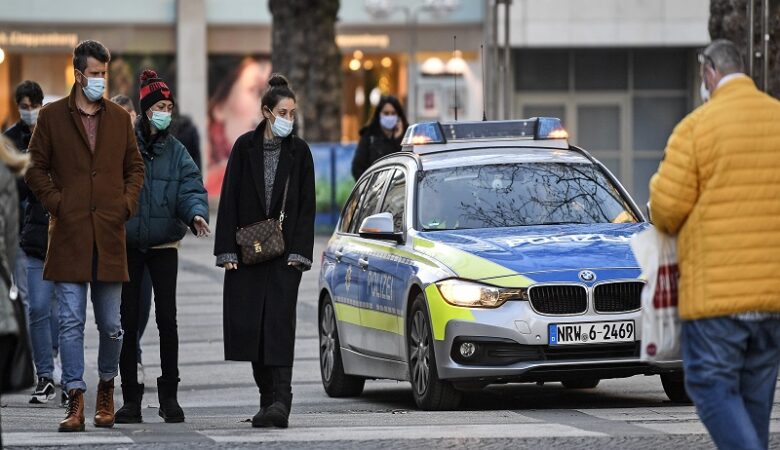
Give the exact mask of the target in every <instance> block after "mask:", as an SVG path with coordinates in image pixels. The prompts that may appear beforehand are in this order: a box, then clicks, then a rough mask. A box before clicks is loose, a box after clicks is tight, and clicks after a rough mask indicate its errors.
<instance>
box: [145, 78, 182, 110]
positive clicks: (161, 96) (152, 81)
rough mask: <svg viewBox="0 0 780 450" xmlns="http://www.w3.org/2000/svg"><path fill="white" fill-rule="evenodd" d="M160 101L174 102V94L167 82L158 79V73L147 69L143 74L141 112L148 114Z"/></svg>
mask: <svg viewBox="0 0 780 450" xmlns="http://www.w3.org/2000/svg"><path fill="white" fill-rule="evenodd" d="M160 100H170V101H172V102H174V103H176V102H175V101H174V100H173V94H172V93H171V90H170V89H168V85H167V84H165V81H163V80H161V79H160V78H158V77H157V72H155V71H154V70H151V69H146V70H144V71H143V73H142V74H141V111H143V112H146V110H148V109H149V108H151V107H152V106H154V104H155V103H157V102H159V101H160Z"/></svg>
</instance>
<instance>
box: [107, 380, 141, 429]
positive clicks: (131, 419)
mask: <svg viewBox="0 0 780 450" xmlns="http://www.w3.org/2000/svg"><path fill="white" fill-rule="evenodd" d="M143 398H144V385H143V384H122V399H123V400H124V404H123V405H122V407H121V408H119V409H118V410H117V411H116V414H114V422H115V423H141V422H143V418H142V417H141V402H142V401H143Z"/></svg>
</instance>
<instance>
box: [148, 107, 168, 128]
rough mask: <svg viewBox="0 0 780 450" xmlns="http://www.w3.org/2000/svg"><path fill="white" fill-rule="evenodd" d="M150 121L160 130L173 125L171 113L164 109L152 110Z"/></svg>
mask: <svg viewBox="0 0 780 450" xmlns="http://www.w3.org/2000/svg"><path fill="white" fill-rule="evenodd" d="M149 122H150V123H151V124H152V126H153V127H155V128H156V129H158V130H165V129H167V128H168V127H169V126H170V125H171V113H169V112H162V111H152V118H151V119H149Z"/></svg>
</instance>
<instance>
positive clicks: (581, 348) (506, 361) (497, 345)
mask: <svg viewBox="0 0 780 450" xmlns="http://www.w3.org/2000/svg"><path fill="white" fill-rule="evenodd" d="M471 311H472V312H473V319H468V320H458V319H454V320H450V321H448V322H447V324H446V326H445V330H444V331H445V332H444V333H443V334H444V336H443V339H441V340H434V350H435V352H436V361H437V369H438V374H439V377H440V378H441V379H447V380H452V381H475V382H481V383H486V384H487V383H502V382H537V381H562V380H566V379H576V378H580V377H590V378H600V379H605V378H624V377H629V376H633V375H640V374H644V375H652V374H659V373H665V372H673V371H679V370H681V368H682V361H669V362H664V363H659V364H655V363H654V364H648V363H646V362H642V361H640V360H639V349H640V347H639V346H640V341H639V339H641V335H640V333H641V330H640V327H639V324H640V319H641V314H640V312H639V311H634V312H628V313H618V314H597V313H594V312H592V311H588V312H586V313H585V314H581V315H574V316H546V315H541V314H539V313H537V312H535V311H534V310H533V309H532V308H531V306H530V304H529V303H528V302H526V301H512V302H508V303H506V304H504V305H503V306H502V307H500V308H497V309H480V310H478V309H472V310H471ZM620 320H633V321H634V324H635V327H636V339H637V340H636V341H634V342H628V343H616V344H578V345H552V346H551V345H548V339H549V337H548V327H549V325H550V324H560V323H577V322H601V321H620ZM463 342H472V343H474V344H475V346H476V348H477V350H476V354H475V356H474V357H472V358H469V360H470V361H467V360H466V359H465V358H463V357H460V355H459V354H458V350H457V349H458V348H459V346H460V344H461V343H463Z"/></svg>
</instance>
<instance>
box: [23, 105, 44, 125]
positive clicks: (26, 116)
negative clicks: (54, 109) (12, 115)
mask: <svg viewBox="0 0 780 450" xmlns="http://www.w3.org/2000/svg"><path fill="white" fill-rule="evenodd" d="M40 111H41V108H35V109H20V110H19V116H20V117H21V119H22V122H24V123H25V125H27V126H28V127H32V126H35V122H37V121H38V113H39V112H40Z"/></svg>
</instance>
